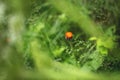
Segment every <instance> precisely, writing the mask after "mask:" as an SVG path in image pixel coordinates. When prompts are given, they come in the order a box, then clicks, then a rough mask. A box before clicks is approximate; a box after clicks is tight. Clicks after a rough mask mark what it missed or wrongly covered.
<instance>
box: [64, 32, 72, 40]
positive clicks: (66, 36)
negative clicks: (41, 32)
mask: <svg viewBox="0 0 120 80" xmlns="http://www.w3.org/2000/svg"><path fill="white" fill-rule="evenodd" d="M72 37H73V34H72V32H66V33H65V38H66V39H71V38H72Z"/></svg>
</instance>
